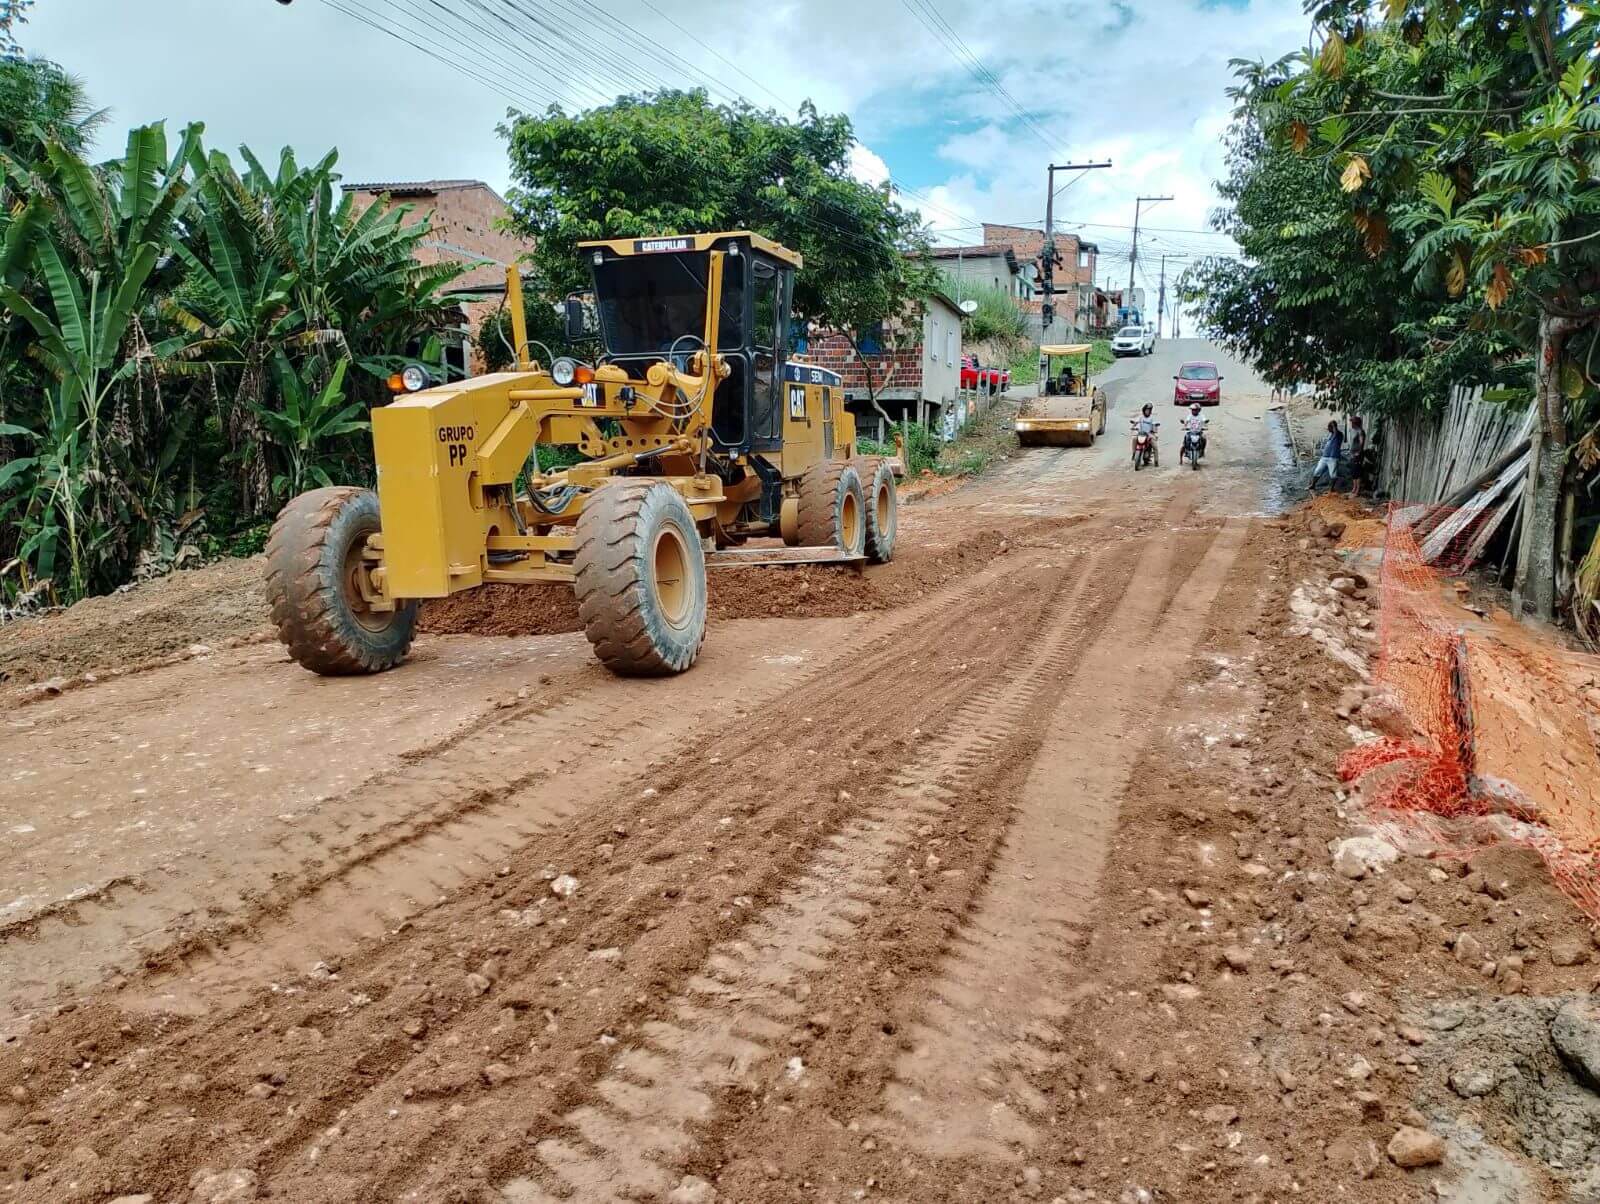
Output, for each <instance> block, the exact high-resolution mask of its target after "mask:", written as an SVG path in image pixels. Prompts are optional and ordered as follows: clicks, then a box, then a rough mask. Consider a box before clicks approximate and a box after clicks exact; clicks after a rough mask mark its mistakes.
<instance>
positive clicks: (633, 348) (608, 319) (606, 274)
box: [594, 253, 744, 360]
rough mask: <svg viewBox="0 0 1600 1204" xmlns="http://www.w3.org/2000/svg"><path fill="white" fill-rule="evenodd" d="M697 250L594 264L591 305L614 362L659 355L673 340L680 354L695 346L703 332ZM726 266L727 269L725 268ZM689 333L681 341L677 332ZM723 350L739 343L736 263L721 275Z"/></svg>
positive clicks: (740, 291) (702, 261) (701, 264)
mask: <svg viewBox="0 0 1600 1204" xmlns="http://www.w3.org/2000/svg"><path fill="white" fill-rule="evenodd" d="M707 263H708V261H707V258H706V256H705V255H703V254H699V255H697V254H693V253H690V254H682V255H650V256H629V257H623V258H617V259H607V260H606V261H605V262H603V263H598V264H596V265H595V267H594V292H595V303H596V307H597V308H598V309H599V312H600V334H601V337H602V338H603V339H604V340H605V345H606V351H607V352H608V353H609V354H610V356H611V358H613V359H616V360H628V359H638V358H641V357H647V358H649V359H663V358H665V357H666V354H667V353H668V352H669V351H671V350H672V346H673V343H674V342H677V343H678V349H679V352H680V353H681V354H690V353H693V352H694V351H695V350H697V349H698V348H699V345H700V344H699V339H700V337H701V336H702V335H703V334H704V333H705V313H706V267H707ZM727 268H732V269H733V270H731V271H729V270H727ZM686 334H687V335H692V336H694V337H692V338H685V339H682V340H681V341H680V340H679V336H681V335H686ZM717 339H718V341H719V342H720V343H721V344H722V345H723V347H724V348H725V349H731V348H735V347H742V346H743V345H744V279H743V276H742V274H741V270H740V267H739V264H738V263H737V262H734V263H729V264H727V266H726V267H725V269H724V271H723V274H722V321H721V325H720V326H719V327H718V330H717Z"/></svg>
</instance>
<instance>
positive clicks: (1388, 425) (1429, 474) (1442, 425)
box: [1378, 389, 1534, 505]
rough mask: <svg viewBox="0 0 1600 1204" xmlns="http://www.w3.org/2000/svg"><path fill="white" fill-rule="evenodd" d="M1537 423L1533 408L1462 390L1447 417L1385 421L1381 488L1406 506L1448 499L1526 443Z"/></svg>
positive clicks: (1452, 400) (1379, 476)
mask: <svg viewBox="0 0 1600 1204" xmlns="http://www.w3.org/2000/svg"><path fill="white" fill-rule="evenodd" d="M1533 422H1534V412H1533V408H1532V407H1531V406H1530V407H1528V408H1527V409H1525V410H1518V409H1516V408H1514V407H1511V406H1506V405H1497V404H1496V403H1494V402H1490V401H1484V400H1483V395H1482V392H1481V390H1477V389H1473V390H1467V389H1459V390H1457V391H1456V392H1455V394H1454V395H1453V396H1452V397H1451V398H1450V404H1449V405H1448V406H1447V407H1446V408H1445V411H1444V413H1443V414H1440V415H1437V416H1426V417H1418V418H1411V419H1407V420H1405V421H1397V420H1389V421H1386V422H1384V424H1383V429H1382V431H1381V439H1382V446H1383V455H1382V459H1381V460H1380V462H1379V469H1378V483H1379V486H1380V488H1382V490H1383V491H1384V492H1385V493H1387V494H1388V495H1389V497H1390V498H1392V499H1393V500H1394V501H1396V502H1400V503H1422V504H1426V505H1432V504H1434V503H1437V502H1442V501H1445V500H1446V499H1447V498H1449V497H1450V496H1452V495H1453V494H1455V493H1457V492H1458V491H1460V490H1461V489H1462V488H1464V487H1465V486H1466V485H1468V484H1470V483H1471V482H1472V481H1475V480H1477V479H1478V478H1479V477H1481V476H1483V474H1484V473H1485V472H1487V471H1488V469H1489V468H1491V467H1492V466H1494V465H1495V464H1496V463H1497V462H1498V461H1500V460H1501V459H1503V458H1504V457H1505V455H1506V453H1507V452H1509V451H1510V450H1511V449H1512V448H1514V447H1516V446H1517V445H1518V444H1520V443H1523V442H1525V441H1526V440H1527V439H1528V437H1529V435H1531V434H1532V432H1533Z"/></svg>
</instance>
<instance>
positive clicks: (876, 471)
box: [794, 459, 900, 564]
mask: <svg viewBox="0 0 1600 1204" xmlns="http://www.w3.org/2000/svg"><path fill="white" fill-rule="evenodd" d="M798 510H799V519H798V522H797V523H796V530H795V535H794V542H795V543H799V544H804V545H806V546H807V547H823V548H827V547H833V548H839V549H841V550H843V551H845V552H847V553H849V554H850V555H852V556H863V555H864V556H865V557H866V558H867V559H868V560H869V561H871V562H872V563H873V564H886V563H888V561H889V559H890V558H891V557H892V556H893V555H894V544H895V537H896V534H897V533H898V531H899V529H900V505H899V495H898V494H897V493H896V491H895V483H894V472H893V470H891V469H890V467H889V465H888V462H887V461H884V460H866V459H863V460H829V461H827V462H825V463H822V464H818V465H817V466H816V467H814V468H812V469H811V471H809V472H808V473H806V475H805V476H803V477H802V478H801V479H800V496H799V499H798Z"/></svg>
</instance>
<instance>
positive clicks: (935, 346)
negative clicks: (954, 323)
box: [928, 318, 939, 364]
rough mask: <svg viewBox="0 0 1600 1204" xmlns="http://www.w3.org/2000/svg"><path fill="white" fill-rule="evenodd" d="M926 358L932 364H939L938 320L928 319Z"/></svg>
mask: <svg viewBox="0 0 1600 1204" xmlns="http://www.w3.org/2000/svg"><path fill="white" fill-rule="evenodd" d="M928 358H929V359H930V360H932V361H933V362H934V363H936V364H937V363H938V362H939V319H938V318H929V319H928Z"/></svg>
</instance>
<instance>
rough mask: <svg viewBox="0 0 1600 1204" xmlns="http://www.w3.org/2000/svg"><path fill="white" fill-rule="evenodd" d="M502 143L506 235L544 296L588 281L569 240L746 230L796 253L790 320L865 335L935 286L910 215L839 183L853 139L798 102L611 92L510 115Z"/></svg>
mask: <svg viewBox="0 0 1600 1204" xmlns="http://www.w3.org/2000/svg"><path fill="white" fill-rule="evenodd" d="M503 132H504V134H505V135H506V137H507V139H508V141H509V144H510V153H511V174H512V178H513V180H514V181H515V184H516V186H515V187H514V188H513V189H512V191H511V195H510V204H511V210H512V215H513V224H514V227H515V229H516V230H517V232H518V233H519V234H521V235H523V236H524V237H526V238H529V239H531V240H533V241H534V243H535V244H536V246H537V251H536V252H535V255H534V263H535V267H536V270H537V274H538V276H539V277H540V279H541V281H542V289H541V293H542V298H541V299H542V300H543V301H545V302H551V301H556V300H559V299H560V298H561V297H563V296H565V295H566V294H567V293H568V292H571V291H574V290H578V289H581V288H583V287H585V286H586V284H587V275H586V272H585V270H584V265H583V264H582V262H581V260H580V258H579V256H578V254H577V244H578V243H579V242H581V241H583V240H585V239H597V238H630V237H643V236H648V235H656V234H669V233H680V232H683V231H704V230H740V229H748V230H754V231H755V232H757V233H759V234H763V235H766V236H767V237H769V238H772V239H775V240H776V241H778V242H780V243H782V244H784V245H785V246H787V247H789V248H791V249H792V250H795V251H798V252H800V253H801V254H802V255H803V256H804V257H805V264H806V266H805V271H803V272H801V273H800V274H799V278H798V279H797V281H796V286H795V300H794V308H795V313H796V315H797V316H799V317H802V318H805V319H808V320H811V321H814V322H817V323H820V324H821V325H823V326H828V327H832V328H836V329H840V330H846V331H852V332H856V331H863V330H867V329H870V328H872V327H873V326H875V325H876V324H877V323H879V322H881V321H883V320H884V319H885V318H887V317H890V316H891V315H897V314H900V313H902V312H904V311H905V310H906V309H907V307H908V306H914V305H915V304H917V303H919V302H920V301H921V299H922V298H923V297H926V296H927V295H928V294H929V293H930V292H931V291H932V290H933V288H934V287H935V285H936V283H937V277H936V275H935V271H934V268H933V266H932V262H931V260H929V259H928V258H926V257H925V256H916V255H908V254H907V253H908V252H915V251H918V250H922V249H924V248H925V247H926V240H925V238H924V236H923V235H922V233H921V224H920V219H919V218H918V216H917V215H916V214H915V213H914V212H911V211H909V210H906V209H903V208H901V206H900V205H899V204H897V203H896V202H895V201H894V199H893V197H892V196H891V195H890V194H889V193H888V192H887V191H886V190H881V189H877V188H872V187H870V186H868V185H866V184H863V183H861V182H860V181H859V180H857V179H855V178H854V177H853V176H851V174H850V172H849V167H848V162H849V154H850V149H851V147H852V146H853V145H854V144H855V135H854V133H853V131H852V129H851V126H850V121H849V119H848V118H846V117H843V116H837V115H835V116H823V115H821V114H819V113H818V112H817V111H816V109H815V108H814V107H812V106H811V105H810V104H809V103H808V104H806V105H805V106H803V107H802V109H801V111H800V114H799V118H798V120H796V121H789V120H786V119H785V118H783V117H780V116H779V115H777V114H776V113H773V112H770V111H767V110H761V109H756V108H752V107H750V106H747V105H738V106H728V105H713V104H712V103H711V102H710V100H709V99H708V98H707V96H706V94H705V93H704V92H702V91H692V92H676V91H663V92H657V93H652V94H649V95H645V96H629V97H623V98H622V99H620V100H618V101H616V102H615V103H614V104H610V105H607V106H604V107H602V108H596V109H591V110H588V111H586V112H583V113H579V114H575V115H569V114H567V113H564V112H562V111H561V110H560V109H559V108H552V109H551V110H549V111H548V112H547V113H545V114H543V115H542V116H530V115H519V116H517V117H516V118H515V119H514V120H513V121H512V122H511V124H510V125H509V126H508V127H506V128H505V129H504V130H503Z"/></svg>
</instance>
